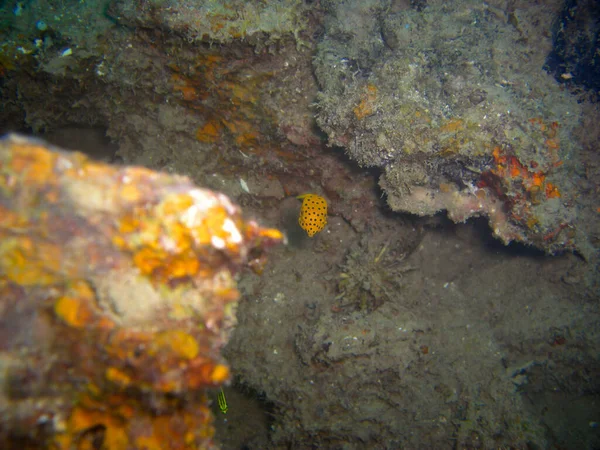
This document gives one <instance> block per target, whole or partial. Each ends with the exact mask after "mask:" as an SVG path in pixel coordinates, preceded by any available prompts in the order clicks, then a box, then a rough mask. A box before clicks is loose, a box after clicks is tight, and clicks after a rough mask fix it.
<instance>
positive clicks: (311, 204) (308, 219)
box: [297, 194, 327, 237]
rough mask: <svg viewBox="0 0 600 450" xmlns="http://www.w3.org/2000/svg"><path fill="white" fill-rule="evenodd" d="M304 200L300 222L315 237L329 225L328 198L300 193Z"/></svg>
mask: <svg viewBox="0 0 600 450" xmlns="http://www.w3.org/2000/svg"><path fill="white" fill-rule="evenodd" d="M297 198H298V199H301V200H302V207H301V208H300V217H299V218H298V223H299V224H300V226H301V227H302V229H303V230H305V231H306V233H307V234H308V235H309V236H310V237H313V236H314V235H315V234H316V233H318V232H319V231H321V230H322V229H323V228H325V225H327V200H325V199H324V198H323V197H321V196H320V195H316V194H304V195H299V196H298V197H297Z"/></svg>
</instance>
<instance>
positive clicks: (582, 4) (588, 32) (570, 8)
mask: <svg viewBox="0 0 600 450" xmlns="http://www.w3.org/2000/svg"><path fill="white" fill-rule="evenodd" d="M552 35H553V49H552V52H550V54H549V55H548V58H547V59H546V65H545V66H544V69H545V70H546V71H548V72H549V73H551V74H552V75H553V76H554V78H555V79H556V80H557V81H558V82H559V83H564V84H567V85H570V86H579V87H581V88H583V89H586V90H590V91H594V92H595V93H598V92H599V91H600V70H599V67H600V40H599V39H600V2H598V1H597V0H567V1H565V4H564V6H563V9H562V11H561V13H560V15H559V17H557V19H556V20H555V22H554V24H553V29H552Z"/></svg>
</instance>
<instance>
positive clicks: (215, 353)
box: [0, 135, 282, 450]
mask: <svg viewBox="0 0 600 450" xmlns="http://www.w3.org/2000/svg"><path fill="white" fill-rule="evenodd" d="M281 239H282V235H281V233H280V232H279V231H277V230H274V229H265V228H261V227H259V226H258V225H257V224H256V223H255V222H253V221H246V220H244V219H243V218H242V216H241V212H240V210H239V208H238V207H236V206H235V205H234V204H232V203H231V201H230V200H229V199H228V198H227V197H226V196H224V195H222V194H219V193H216V192H212V191H209V190H205V189H200V188H198V187H196V186H195V185H194V184H193V183H191V181H189V179H188V178H186V177H181V176H171V175H168V174H162V173H157V172H154V171H151V170H148V169H144V168H138V167H126V166H121V167H115V166H111V165H107V164H102V163H98V162H94V161H92V160H90V159H88V158H87V157H85V156H83V155H82V154H80V153H67V152H64V151H60V150H58V149H54V148H52V149H49V148H48V147H47V145H46V144H45V143H43V142H41V141H35V140H29V139H26V138H23V137H20V136H16V135H12V136H9V137H7V138H4V139H3V140H2V141H1V142H0V342H1V344H0V367H1V368H2V371H1V373H2V376H1V377H0V386H1V388H2V389H1V391H2V394H0V414H1V415H2V426H1V427H0V447H2V448H17V447H18V448H53V449H72V448H110V449H114V450H119V449H132V448H139V449H142V448H145V449H148V448H161V449H175V448H177V449H192V448H214V444H213V440H212V436H213V427H212V415H211V412H210V410H209V407H208V401H207V397H206V393H205V390H206V388H210V387H213V386H219V385H221V384H222V383H224V382H225V381H227V380H228V379H229V376H230V374H229V368H228V365H227V364H226V362H225V361H224V360H223V358H222V357H221V354H220V350H221V349H222V347H223V346H224V345H225V343H226V342H227V340H228V338H229V334H230V331H231V329H232V327H233V326H234V324H235V323H236V316H235V311H236V304H237V303H236V302H237V299H238V296H239V294H238V291H237V288H236V282H235V278H234V277H235V274H236V272H238V271H239V270H241V269H242V268H243V267H244V266H245V265H246V264H247V263H251V264H252V265H253V266H255V267H260V266H261V265H262V264H264V263H265V256H264V250H265V249H266V248H268V247H269V246H270V245H272V244H275V243H277V242H279V241H281Z"/></svg>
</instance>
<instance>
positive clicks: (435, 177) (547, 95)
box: [315, 1, 592, 255]
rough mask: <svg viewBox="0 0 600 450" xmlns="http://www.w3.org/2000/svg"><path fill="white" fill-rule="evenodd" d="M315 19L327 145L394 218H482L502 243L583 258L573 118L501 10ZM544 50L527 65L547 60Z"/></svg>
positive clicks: (378, 7)
mask: <svg viewBox="0 0 600 450" xmlns="http://www.w3.org/2000/svg"><path fill="white" fill-rule="evenodd" d="M325 5H326V7H327V8H328V13H329V15H328V17H330V18H329V19H328V20H326V21H325V29H326V38H325V39H324V40H323V42H322V43H321V44H320V45H319V53H318V56H317V58H316V59H315V66H316V68H315V73H316V75H317V77H318V79H319V82H320V85H321V87H322V92H321V94H320V99H319V106H320V113H319V115H318V121H319V124H320V125H321V127H322V128H323V130H325V131H326V133H327V134H328V137H329V142H330V144H332V145H337V146H341V147H344V148H345V149H346V150H347V152H348V154H349V155H350V157H352V158H353V159H354V160H356V161H357V162H358V163H359V164H361V165H362V166H371V167H377V168H379V169H381V172H382V176H381V179H380V185H381V187H382V188H383V190H384V192H385V193H386V194H387V199H388V204H389V205H390V207H391V208H392V209H393V210H396V211H405V212H409V213H412V214H417V215H420V216H426V215H432V214H435V213H437V212H439V211H443V210H445V211H447V212H448V215H449V217H450V218H451V219H453V220H454V221H456V222H462V221H464V220H466V219H467V218H469V217H473V216H485V217H487V218H488V219H489V222H490V225H491V227H492V230H493V231H494V234H495V235H496V236H497V237H498V238H500V239H501V240H502V241H503V242H505V243H508V242H511V241H520V242H524V243H527V244H531V245H534V246H536V247H538V248H541V249H544V250H545V251H547V252H550V253H553V252H555V251H559V250H564V249H578V250H580V251H581V252H582V253H584V254H588V255H589V254H590V253H591V251H592V250H591V249H590V246H589V244H588V241H587V237H586V236H585V235H584V233H583V232H581V230H580V228H579V226H578V223H577V220H578V219H577V217H578V212H577V211H578V209H583V208H584V207H585V206H583V205H578V202H577V200H576V197H577V190H578V186H577V184H576V183H577V179H578V176H579V175H578V174H579V173H580V172H581V164H580V162H579V161H578V157H577V155H578V152H579V150H580V149H579V148H578V146H577V145H578V144H577V143H576V142H575V141H574V139H573V138H572V134H573V132H574V129H575V127H576V126H577V125H578V120H579V118H580V117H581V114H582V112H581V108H580V106H579V105H578V103H577V100H576V98H575V97H574V96H572V95H571V94H569V93H568V92H566V91H564V89H562V88H561V86H560V85H559V84H558V83H557V82H556V81H555V80H554V79H553V78H552V77H551V76H549V75H548V74H546V73H544V72H543V71H542V65H543V61H544V54H542V55H541V57H540V56H539V55H537V53H535V52H534V51H533V50H532V48H531V47H529V46H528V45H527V41H526V39H524V38H523V36H522V34H520V33H519V30H518V29H515V28H514V26H513V25H512V24H511V21H510V20H508V19H507V18H506V17H504V15H503V14H504V13H503V11H502V10H500V9H497V8H494V7H493V6H492V5H488V4H483V3H481V2H476V1H467V2H437V1H431V2H427V5H428V6H427V11H426V13H424V12H422V11H420V9H419V8H411V7H410V6H409V4H408V2H397V3H395V2H392V4H391V6H390V5H389V4H388V2H385V1H381V2H380V1H370V2H361V1H352V2H336V1H331V2H326V3H325ZM521 16H522V20H521V22H520V23H521V26H524V24H525V22H526V20H525V17H527V15H526V14H524V12H523V11H521ZM542 17H546V18H547V15H543V16H542ZM513 22H514V21H513ZM547 26H548V27H549V26H550V22H549V21H548V22H547ZM349 37H350V38H349ZM542 44H543V45H541V46H539V47H536V51H538V52H539V51H543V50H544V49H545V50H548V49H549V48H550V43H549V41H548V40H547V39H546V40H544V42H543V43H542ZM490 49H491V50H490ZM512 61H520V62H521V63H520V64H518V65H517V64H514V63H513V62H512Z"/></svg>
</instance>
